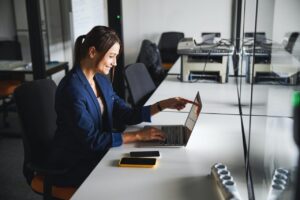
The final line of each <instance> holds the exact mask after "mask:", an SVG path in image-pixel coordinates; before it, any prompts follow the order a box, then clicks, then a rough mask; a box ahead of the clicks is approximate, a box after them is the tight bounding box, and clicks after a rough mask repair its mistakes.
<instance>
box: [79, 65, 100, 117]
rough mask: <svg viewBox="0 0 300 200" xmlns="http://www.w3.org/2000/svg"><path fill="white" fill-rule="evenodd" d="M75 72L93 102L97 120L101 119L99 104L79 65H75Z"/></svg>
mask: <svg viewBox="0 0 300 200" xmlns="http://www.w3.org/2000/svg"><path fill="white" fill-rule="evenodd" d="M76 73H77V75H78V77H79V79H80V80H81V82H82V83H83V85H84V88H85V89H86V90H87V91H88V93H89V95H90V97H91V99H92V101H93V102H94V104H95V106H96V108H97V109H96V110H97V113H98V118H99V119H98V121H101V112H100V105H99V103H98V100H97V97H96V95H95V93H94V91H93V89H92V87H91V86H90V84H89V82H88V80H87V79H86V77H85V75H84V74H83V72H82V70H81V68H80V67H79V66H77V67H76Z"/></svg>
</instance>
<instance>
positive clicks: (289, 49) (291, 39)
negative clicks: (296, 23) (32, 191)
mask: <svg viewBox="0 0 300 200" xmlns="http://www.w3.org/2000/svg"><path fill="white" fill-rule="evenodd" d="M298 37H299V32H292V33H291V35H290V37H289V39H288V41H287V44H286V46H285V47H284V48H285V50H286V51H287V52H289V53H292V52H293V49H294V46H295V43H296V40H297V38H298Z"/></svg>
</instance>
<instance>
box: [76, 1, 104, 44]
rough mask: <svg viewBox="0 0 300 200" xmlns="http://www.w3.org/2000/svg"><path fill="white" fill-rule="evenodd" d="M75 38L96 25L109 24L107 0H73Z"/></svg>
mask: <svg viewBox="0 0 300 200" xmlns="http://www.w3.org/2000/svg"><path fill="white" fill-rule="evenodd" d="M72 15H73V34H74V35H73V38H74V41H75V40H76V38H77V37H78V36H80V35H82V34H86V33H87V32H88V31H89V30H91V28H93V27H94V26H95V25H107V24H108V18H107V3H106V0H72Z"/></svg>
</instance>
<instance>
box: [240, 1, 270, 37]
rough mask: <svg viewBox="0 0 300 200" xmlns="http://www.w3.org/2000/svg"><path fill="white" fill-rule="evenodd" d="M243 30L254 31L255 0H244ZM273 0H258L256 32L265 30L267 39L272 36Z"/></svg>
mask: <svg viewBox="0 0 300 200" xmlns="http://www.w3.org/2000/svg"><path fill="white" fill-rule="evenodd" d="M245 3H246V9H245V12H246V13H245V32H254V25H255V9H256V0H248V1H245ZM273 16H274V0H259V1H258V14H257V32H265V33H266V37H267V39H272V37H273Z"/></svg>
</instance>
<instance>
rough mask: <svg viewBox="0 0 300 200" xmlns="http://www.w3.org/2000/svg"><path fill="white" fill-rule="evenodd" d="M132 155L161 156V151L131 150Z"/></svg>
mask: <svg viewBox="0 0 300 200" xmlns="http://www.w3.org/2000/svg"><path fill="white" fill-rule="evenodd" d="M129 155H130V156H131V157H159V156H160V154H159V151H131V152H130V153H129Z"/></svg>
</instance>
